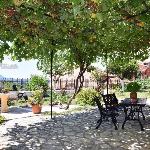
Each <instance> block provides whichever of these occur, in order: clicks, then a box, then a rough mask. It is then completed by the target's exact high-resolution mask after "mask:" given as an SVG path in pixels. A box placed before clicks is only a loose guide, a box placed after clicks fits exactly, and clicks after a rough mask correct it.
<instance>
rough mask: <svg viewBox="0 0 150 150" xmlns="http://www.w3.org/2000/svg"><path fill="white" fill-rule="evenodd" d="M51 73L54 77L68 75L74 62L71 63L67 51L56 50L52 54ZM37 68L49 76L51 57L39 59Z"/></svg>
mask: <svg viewBox="0 0 150 150" xmlns="http://www.w3.org/2000/svg"><path fill="white" fill-rule="evenodd" d="M52 57H53V71H52V74H53V76H54V77H56V76H62V75H64V74H66V73H70V72H71V71H72V70H73V68H74V62H73V61H71V58H70V57H71V56H70V53H69V50H67V49H65V50H64V51H62V50H58V51H57V52H55V53H54V54H53V56H52ZM37 67H38V69H39V70H42V71H43V72H45V73H47V74H50V73H51V56H50V57H46V58H40V59H39V61H38V63H37Z"/></svg>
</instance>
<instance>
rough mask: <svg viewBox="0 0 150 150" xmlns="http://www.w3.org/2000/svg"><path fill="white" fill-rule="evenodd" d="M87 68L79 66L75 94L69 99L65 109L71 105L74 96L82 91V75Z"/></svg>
mask: <svg viewBox="0 0 150 150" xmlns="http://www.w3.org/2000/svg"><path fill="white" fill-rule="evenodd" d="M87 67H88V66H86V67H85V68H84V67H83V66H80V72H79V74H78V76H77V79H76V84H75V92H74V94H73V96H72V97H71V98H70V99H69V101H68V104H67V106H66V108H65V109H68V108H69V105H70V104H71V102H72V100H73V99H75V97H76V95H77V94H78V93H79V92H80V90H81V89H82V87H83V83H84V75H83V74H84V73H85V71H86V69H87Z"/></svg>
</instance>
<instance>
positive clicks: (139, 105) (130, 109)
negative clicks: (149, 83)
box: [119, 98, 146, 131]
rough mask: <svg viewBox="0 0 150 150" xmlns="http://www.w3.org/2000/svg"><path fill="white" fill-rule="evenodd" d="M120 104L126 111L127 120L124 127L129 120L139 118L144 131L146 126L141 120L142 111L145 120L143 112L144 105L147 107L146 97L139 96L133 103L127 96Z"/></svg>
mask: <svg viewBox="0 0 150 150" xmlns="http://www.w3.org/2000/svg"><path fill="white" fill-rule="evenodd" d="M119 105H120V106H121V107H123V108H124V113H125V120H124V122H123V124H122V129H124V126H125V123H126V121H127V120H137V121H138V122H139V124H140V127H141V130H142V131H143V130H144V128H143V125H142V123H141V121H140V113H141V114H142V116H143V120H145V116H144V114H143V107H145V105H146V99H141V98H138V99H137V101H136V102H134V103H133V102H132V101H131V99H130V98H126V99H124V100H122V102H121V103H120V104H119ZM136 114H137V118H136Z"/></svg>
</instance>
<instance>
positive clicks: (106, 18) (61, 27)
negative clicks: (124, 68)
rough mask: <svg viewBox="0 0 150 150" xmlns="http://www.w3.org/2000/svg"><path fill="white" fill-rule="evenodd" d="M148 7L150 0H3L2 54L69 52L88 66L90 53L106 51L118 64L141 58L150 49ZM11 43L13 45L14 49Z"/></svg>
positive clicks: (0, 6)
mask: <svg viewBox="0 0 150 150" xmlns="http://www.w3.org/2000/svg"><path fill="white" fill-rule="evenodd" d="M149 7H150V4H149V1H148V0H144V1H140V0H133V1H132V2H131V1H130V0H126V1H124V0H115V1H112V0H28V1H27V0H7V1H5V0H1V2H0V12H1V13H0V40H1V47H0V48H1V54H0V56H1V58H3V54H12V56H13V58H14V59H19V60H21V59H22V58H25V59H30V58H38V59H39V58H41V57H46V56H49V55H50V51H51V50H52V49H53V50H54V51H55V50H58V49H59V50H63V49H65V48H66V49H70V50H72V51H73V53H72V55H73V56H74V57H75V58H76V57H80V58H82V57H83V56H86V59H87V60H88V61H89V62H90V63H91V61H93V59H95V58H94V57H93V56H91V55H94V54H96V55H97V56H98V55H99V56H101V57H102V56H104V55H105V54H106V52H107V53H108V54H109V57H110V58H111V59H115V58H116V57H117V58H119V59H118V61H119V60H120V59H123V58H130V59H131V58H133V57H135V58H138V59H139V58H143V57H146V56H147V53H148V51H147V48H148V47H149V24H150V17H149V15H150V14H149ZM7 41H10V42H13V46H12V47H11V48H9V46H8V44H7ZM78 54H79V55H81V56H79V55H78ZM85 54H86V55H85ZM77 55H78V56H77ZM90 56H91V57H90ZM84 59H85V58H84ZM84 59H83V60H82V59H79V60H82V61H85V60H84ZM87 60H86V61H87ZM78 63H80V62H78Z"/></svg>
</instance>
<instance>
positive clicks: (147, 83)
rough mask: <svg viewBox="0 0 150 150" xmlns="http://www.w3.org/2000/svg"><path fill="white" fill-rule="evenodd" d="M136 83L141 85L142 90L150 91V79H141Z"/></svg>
mask: <svg viewBox="0 0 150 150" xmlns="http://www.w3.org/2000/svg"><path fill="white" fill-rule="evenodd" d="M136 81H137V82H138V83H139V84H140V85H141V89H150V79H139V80H136Z"/></svg>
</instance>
